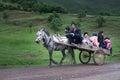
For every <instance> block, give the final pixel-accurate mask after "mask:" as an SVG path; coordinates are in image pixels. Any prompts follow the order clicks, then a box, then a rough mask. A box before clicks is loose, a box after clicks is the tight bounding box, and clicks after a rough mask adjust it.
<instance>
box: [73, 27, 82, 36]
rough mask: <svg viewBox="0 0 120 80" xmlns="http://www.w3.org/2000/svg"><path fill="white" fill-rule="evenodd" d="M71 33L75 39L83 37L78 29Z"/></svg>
mask: <svg viewBox="0 0 120 80" xmlns="http://www.w3.org/2000/svg"><path fill="white" fill-rule="evenodd" d="M71 33H74V37H81V30H80V29H78V28H77V29H76V30H75V31H74V30H72V31H71Z"/></svg>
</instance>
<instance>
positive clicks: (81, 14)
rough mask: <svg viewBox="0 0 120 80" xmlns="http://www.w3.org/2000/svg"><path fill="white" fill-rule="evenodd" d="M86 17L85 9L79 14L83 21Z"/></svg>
mask: <svg viewBox="0 0 120 80" xmlns="http://www.w3.org/2000/svg"><path fill="white" fill-rule="evenodd" d="M84 17H86V12H85V11H80V12H79V14H78V18H79V20H80V21H81V19H82V18H84Z"/></svg>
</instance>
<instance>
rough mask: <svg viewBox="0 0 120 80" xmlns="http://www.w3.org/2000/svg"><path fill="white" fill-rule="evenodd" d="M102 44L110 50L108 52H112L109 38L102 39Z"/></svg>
mask: <svg viewBox="0 0 120 80" xmlns="http://www.w3.org/2000/svg"><path fill="white" fill-rule="evenodd" d="M104 44H105V48H106V49H108V50H110V54H112V46H111V40H110V38H108V37H106V38H105V39H104Z"/></svg>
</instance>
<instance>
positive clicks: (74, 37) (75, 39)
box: [66, 29, 82, 44]
mask: <svg viewBox="0 0 120 80" xmlns="http://www.w3.org/2000/svg"><path fill="white" fill-rule="evenodd" d="M71 33H74V35H72V34H71ZM66 37H67V38H68V39H69V41H70V43H75V44H78V43H82V38H81V30H80V29H76V30H72V31H71V32H70V33H68V34H67V35H66Z"/></svg>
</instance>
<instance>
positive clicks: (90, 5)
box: [39, 0, 120, 14]
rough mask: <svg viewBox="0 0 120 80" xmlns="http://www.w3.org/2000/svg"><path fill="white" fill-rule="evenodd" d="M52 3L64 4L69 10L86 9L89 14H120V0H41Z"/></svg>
mask: <svg viewBox="0 0 120 80" xmlns="http://www.w3.org/2000/svg"><path fill="white" fill-rule="evenodd" d="M39 1H42V2H46V3H48V4H52V5H62V6H64V7H65V8H67V9H68V11H69V12H79V11H80V10H86V11H87V12H88V13H89V14H96V13H100V12H106V13H111V14H120V0H71V1H70V0H39Z"/></svg>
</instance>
